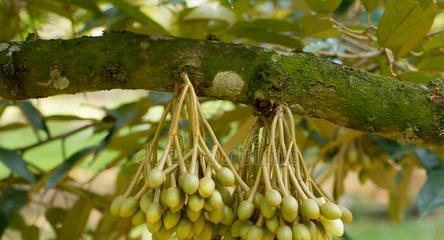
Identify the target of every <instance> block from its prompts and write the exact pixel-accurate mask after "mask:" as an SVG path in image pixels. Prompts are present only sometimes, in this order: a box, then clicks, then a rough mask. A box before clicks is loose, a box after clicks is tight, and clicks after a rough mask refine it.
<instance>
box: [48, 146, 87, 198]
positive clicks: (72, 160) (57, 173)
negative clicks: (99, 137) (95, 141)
mask: <svg viewBox="0 0 444 240" xmlns="http://www.w3.org/2000/svg"><path fill="white" fill-rule="evenodd" d="M94 149H95V148H94V147H87V148H84V149H82V150H79V151H77V152H76V153H74V154H73V155H71V156H70V157H69V158H68V159H67V160H66V161H64V162H63V163H62V164H61V165H60V166H58V167H57V168H56V169H55V170H54V171H53V172H52V173H51V175H50V176H49V177H48V179H47V180H46V183H45V189H46V190H47V189H49V188H51V187H53V186H54V185H56V184H57V182H58V181H60V179H62V178H63V176H65V174H66V173H68V172H69V171H70V170H71V169H72V167H73V166H74V165H75V164H76V163H77V162H78V161H79V160H81V159H82V158H84V157H85V156H86V155H88V154H89V153H91V152H92V151H93V150H94Z"/></svg>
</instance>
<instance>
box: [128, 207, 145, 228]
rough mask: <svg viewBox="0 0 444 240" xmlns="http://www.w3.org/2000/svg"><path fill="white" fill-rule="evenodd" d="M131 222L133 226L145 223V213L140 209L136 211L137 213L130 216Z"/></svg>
mask: <svg viewBox="0 0 444 240" xmlns="http://www.w3.org/2000/svg"><path fill="white" fill-rule="evenodd" d="M131 222H132V223H133V225H134V226H138V225H140V224H143V223H145V213H144V212H143V211H142V210H139V211H137V213H136V214H134V215H133V217H132V218H131Z"/></svg>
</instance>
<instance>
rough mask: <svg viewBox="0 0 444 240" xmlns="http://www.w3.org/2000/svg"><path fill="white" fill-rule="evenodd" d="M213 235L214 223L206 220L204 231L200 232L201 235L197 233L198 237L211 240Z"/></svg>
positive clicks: (201, 239)
mask: <svg viewBox="0 0 444 240" xmlns="http://www.w3.org/2000/svg"><path fill="white" fill-rule="evenodd" d="M212 237H213V225H211V224H210V223H208V222H206V223H205V225H204V227H203V229H202V231H201V232H200V234H199V235H197V238H196V239H199V240H211V239H212Z"/></svg>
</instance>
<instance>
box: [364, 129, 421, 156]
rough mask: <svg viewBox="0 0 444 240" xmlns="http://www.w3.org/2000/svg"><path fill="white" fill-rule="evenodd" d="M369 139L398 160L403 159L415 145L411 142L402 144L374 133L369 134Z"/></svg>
mask: <svg viewBox="0 0 444 240" xmlns="http://www.w3.org/2000/svg"><path fill="white" fill-rule="evenodd" d="M369 139H370V140H372V141H373V142H374V143H376V145H377V146H378V147H379V148H380V149H382V150H383V151H384V152H386V153H388V154H389V156H390V158H393V159H394V160H397V161H399V160H401V159H403V158H404V156H405V154H406V151H407V150H409V149H412V148H413V147H414V146H413V145H411V144H400V143H398V142H396V141H394V140H391V139H388V138H384V137H380V136H378V135H373V134H372V135H369Z"/></svg>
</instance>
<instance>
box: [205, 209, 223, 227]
mask: <svg viewBox="0 0 444 240" xmlns="http://www.w3.org/2000/svg"><path fill="white" fill-rule="evenodd" d="M224 214H225V207H221V208H216V209H213V211H210V212H208V220H209V221H210V222H212V223H214V224H219V223H220V222H222V220H223V219H224Z"/></svg>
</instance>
